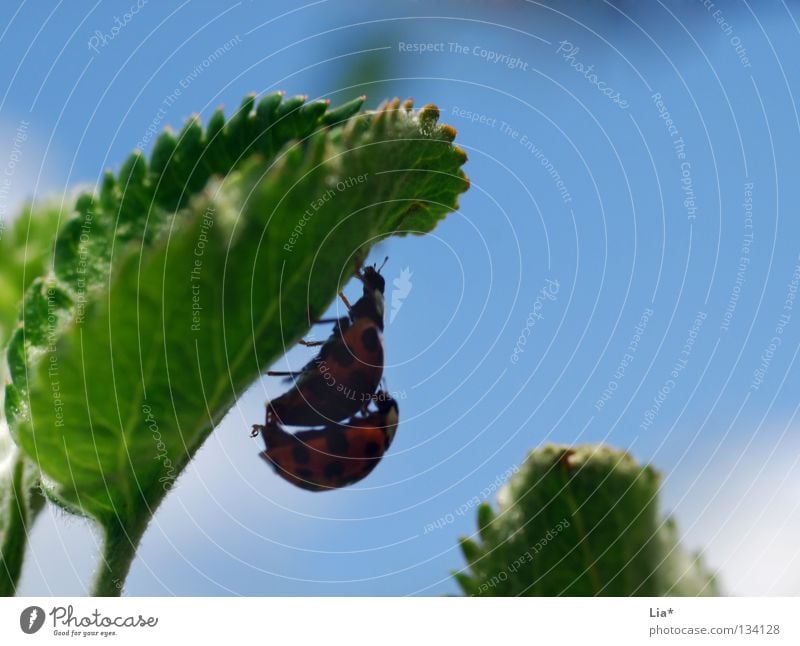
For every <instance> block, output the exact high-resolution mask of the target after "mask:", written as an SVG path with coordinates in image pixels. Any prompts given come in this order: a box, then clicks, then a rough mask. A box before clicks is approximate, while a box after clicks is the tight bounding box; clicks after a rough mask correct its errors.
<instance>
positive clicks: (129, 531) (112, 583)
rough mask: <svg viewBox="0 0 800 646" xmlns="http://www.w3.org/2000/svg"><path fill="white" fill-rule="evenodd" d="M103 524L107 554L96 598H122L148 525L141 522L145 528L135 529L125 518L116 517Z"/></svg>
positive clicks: (97, 581) (95, 586)
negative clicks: (125, 522) (126, 523)
mask: <svg viewBox="0 0 800 646" xmlns="http://www.w3.org/2000/svg"><path fill="white" fill-rule="evenodd" d="M103 525H104V530H105V536H104V539H103V555H102V558H101V560H100V565H99V567H98V570H97V573H96V574H95V577H94V584H93V586H92V596H95V597H118V596H120V595H121V594H122V588H123V586H124V585H125V579H126V578H127V576H128V571H129V570H130V569H131V563H133V558H134V557H135V556H136V548H137V547H138V546H139V541H140V540H141V538H142V534H144V530H145V528H146V527H147V522H146V521H145V522H144V523H141V527H137V528H131V527H127V526H126V525H125V524H124V522H123V519H121V518H114V519H112V520H110V521H109V522H107V523H103Z"/></svg>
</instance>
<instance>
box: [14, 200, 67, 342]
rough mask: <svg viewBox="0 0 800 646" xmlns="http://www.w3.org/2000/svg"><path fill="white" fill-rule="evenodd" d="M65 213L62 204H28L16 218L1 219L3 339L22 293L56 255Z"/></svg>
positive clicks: (15, 320) (16, 314)
mask: <svg viewBox="0 0 800 646" xmlns="http://www.w3.org/2000/svg"><path fill="white" fill-rule="evenodd" d="M63 217H64V214H63V213H62V212H61V209H60V207H59V204H58V203H56V202H47V203H45V204H43V205H41V206H35V207H34V206H31V205H27V206H25V207H24V208H23V210H22V213H21V214H20V215H19V217H17V218H15V219H14V220H13V221H12V222H10V223H9V222H6V221H5V220H0V343H2V344H3V345H5V342H6V341H7V340H8V337H9V335H10V334H11V330H12V329H13V328H14V327H15V326H16V324H17V318H18V317H19V308H20V303H21V301H22V295H23V294H24V293H25V290H26V289H27V287H28V285H30V283H31V281H32V280H33V279H34V278H37V277H38V276H41V275H42V274H43V273H44V272H45V270H46V268H47V266H48V263H49V262H50V260H51V258H52V256H53V241H54V240H55V237H56V234H57V233H58V227H59V225H60V222H61V220H62V218H63Z"/></svg>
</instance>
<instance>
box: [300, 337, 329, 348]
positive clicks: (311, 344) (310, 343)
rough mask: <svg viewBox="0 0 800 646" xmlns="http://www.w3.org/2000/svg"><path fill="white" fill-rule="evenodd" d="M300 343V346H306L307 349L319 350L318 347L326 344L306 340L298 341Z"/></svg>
mask: <svg viewBox="0 0 800 646" xmlns="http://www.w3.org/2000/svg"><path fill="white" fill-rule="evenodd" d="M298 343H299V344H300V345H304V346H306V347H307V348H317V347H319V346H321V345H323V344H324V343H325V342H324V341H306V340H305V339H300V341H298Z"/></svg>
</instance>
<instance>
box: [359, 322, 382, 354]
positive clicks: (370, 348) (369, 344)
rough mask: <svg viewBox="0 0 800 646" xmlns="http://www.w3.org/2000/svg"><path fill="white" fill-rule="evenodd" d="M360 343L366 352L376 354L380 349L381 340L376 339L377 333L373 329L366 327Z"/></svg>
mask: <svg viewBox="0 0 800 646" xmlns="http://www.w3.org/2000/svg"><path fill="white" fill-rule="evenodd" d="M361 342H362V343H363V344H364V347H365V348H366V349H367V352H377V351H378V350H380V347H381V340H380V339H379V338H378V331H377V330H376V329H375V328H374V327H368V328H367V329H366V330H364V332H362V334H361Z"/></svg>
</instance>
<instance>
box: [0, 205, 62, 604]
mask: <svg viewBox="0 0 800 646" xmlns="http://www.w3.org/2000/svg"><path fill="white" fill-rule="evenodd" d="M61 220H62V213H61V209H60V207H59V205H58V204H57V203H55V202H48V203H45V204H43V205H37V206H35V207H34V206H31V205H28V206H26V207H24V208H23V210H22V213H21V214H20V215H19V217H17V218H15V219H14V220H13V222H11V223H10V224H9V223H7V222H6V221H0V259H2V261H1V262H0V346H5V342H6V340H7V339H8V337H9V336H10V334H11V330H12V328H13V327H14V326H15V325H16V324H17V318H18V316H19V310H20V303H21V301H22V295H23V294H24V293H25V290H26V288H27V287H28V285H29V284H30V282H31V281H32V280H33V279H34V278H36V277H37V276H40V275H41V274H42V273H43V272H44V270H45V267H46V266H47V263H48V262H49V260H50V258H51V257H52V254H53V241H54V240H55V237H56V234H57V232H58V227H59V224H60V222H61ZM0 381H2V382H3V383H5V382H6V381H7V373H6V370H5V362H2V364H0ZM3 400H4V396H3V393H2V392H0V596H8V595H12V594H14V592H15V590H16V585H17V580H18V578H19V574H20V571H21V569H22V561H23V556H24V554H25V545H26V543H27V538H28V534H29V532H30V529H31V526H32V525H33V521H34V519H35V518H36V515H37V514H38V512H39V510H40V509H41V508H42V505H43V502H44V498H43V497H42V496H41V494H40V493H39V487H38V475H37V473H36V470H35V468H34V467H33V465H32V463H30V461H29V460H27V459H26V458H25V457H24V455H23V454H22V453H21V452H20V451H19V450H17V448H16V447H15V445H14V443H13V441H12V440H11V436H10V435H9V432H8V426H7V424H6V421H5V413H4V408H5V407H4V405H3Z"/></svg>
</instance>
